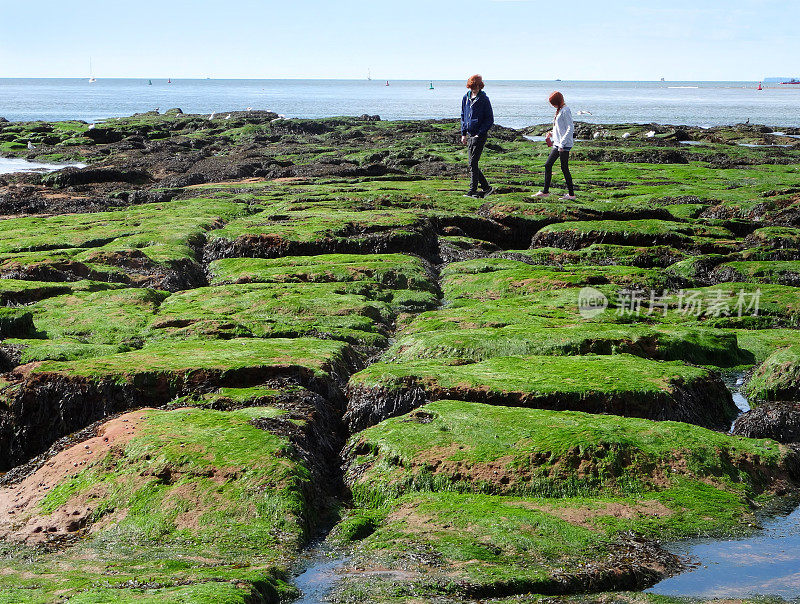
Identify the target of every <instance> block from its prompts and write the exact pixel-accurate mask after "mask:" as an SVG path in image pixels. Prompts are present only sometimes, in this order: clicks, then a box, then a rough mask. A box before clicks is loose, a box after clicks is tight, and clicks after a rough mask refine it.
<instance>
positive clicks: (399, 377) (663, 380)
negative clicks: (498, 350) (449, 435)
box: [345, 354, 736, 430]
mask: <svg viewBox="0 0 800 604" xmlns="http://www.w3.org/2000/svg"><path fill="white" fill-rule="evenodd" d="M348 393H349V404H348V411H347V414H346V415H345V419H346V421H348V423H349V425H350V427H351V430H359V429H363V428H365V427H368V426H369V425H372V424H375V423H377V422H378V421H380V420H382V419H385V418H387V417H393V416H395V415H399V414H402V413H406V412H408V411H409V410H411V409H413V408H415V407H418V406H420V405H422V404H424V403H425V402H427V401H429V400H437V399H443V398H459V399H462V400H469V401H475V402H485V403H490V404H498V405H504V406H509V405H511V406H524V407H534V408H543V409H570V410H576V411H577V410H579V411H588V412H593V413H613V414H615V415H625V416H632V417H645V418H652V419H661V420H668V419H671V420H680V421H687V422H690V423H696V424H699V425H703V426H709V427H722V426H726V425H729V422H730V420H731V419H732V418H733V417H735V415H736V407H735V406H734V404H733V401H732V399H731V395H730V393H729V392H728V391H727V389H726V388H725V386H724V385H723V384H722V383H721V382H720V380H719V378H718V377H716V376H715V375H714V374H713V373H711V372H709V371H708V370H705V369H701V368H697V367H690V366H688V365H684V364H683V363H680V362H674V361H673V362H665V361H651V360H647V359H643V358H640V357H636V356H632V355H628V354H619V355H597V356H593V355H587V356H564V357H561V356H500V357H491V358H489V359H486V360H484V361H480V362H469V363H466V364H462V363H459V362H456V363H453V362H448V360H447V359H434V360H419V361H408V362H402V363H375V364H373V365H371V366H370V367H368V368H367V369H365V370H363V371H361V372H359V373H357V374H355V375H354V376H352V378H351V379H350V383H349V386H348Z"/></svg>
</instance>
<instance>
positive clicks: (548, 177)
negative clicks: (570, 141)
mask: <svg viewBox="0 0 800 604" xmlns="http://www.w3.org/2000/svg"><path fill="white" fill-rule="evenodd" d="M558 158H561V171H562V172H563V173H564V180H565V181H566V183H567V191H569V194H570V195H574V194H575V191H574V189H573V188H572V174H570V173H569V148H567V149H560V150H559V148H558V147H553V150H552V151H550V156H549V157H548V158H547V162H545V164H544V189H542V191H544V192H545V193H549V192H550V181H552V180H553V165H555V163H556V160H557V159H558Z"/></svg>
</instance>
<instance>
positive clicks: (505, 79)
mask: <svg viewBox="0 0 800 604" xmlns="http://www.w3.org/2000/svg"><path fill="white" fill-rule="evenodd" d="M94 77H95V78H96V79H97V80H98V81H100V80H173V81H174V80H201V81H206V80H258V81H275V82H280V81H318V82H369V81H372V82H382V81H384V80H387V81H394V82H428V81H431V80H432V81H435V82H461V81H465V80H464V78H431V77H426V78H391V77H390V78H386V77H378V78H372V79H371V80H368V79H367V78H363V77H358V78H356V77H353V78H319V77H284V78H276V77H269V78H256V77H222V76H217V77H211V76H195V77H182V76H105V77H98V76H94ZM86 79H87V78H86V76H0V80H86ZM780 79H786V78H781V77H779V76H766V77H764V78H760V79H758V78H756V79H744V80H741V79H740V80H693V79H670V80H667V79H665V80H661V79H656V80H645V79H580V78H578V79H567V78H560V79H555V78H538V79H534V78H496V79H493V80H492V79H487V80H486V81H487V82H492V81H494V82H563V83H569V82H662V81H663V82H664V83H667V82H765V81H766V80H780ZM788 79H791V78H788ZM771 83H775V82H771Z"/></svg>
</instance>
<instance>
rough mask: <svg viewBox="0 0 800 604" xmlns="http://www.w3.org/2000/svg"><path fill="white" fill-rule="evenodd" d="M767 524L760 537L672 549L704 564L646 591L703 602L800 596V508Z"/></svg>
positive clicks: (765, 521)
mask: <svg viewBox="0 0 800 604" xmlns="http://www.w3.org/2000/svg"><path fill="white" fill-rule="evenodd" d="M762 526H763V530H760V531H759V532H758V533H757V534H755V535H753V536H751V537H746V538H742V539H733V540H714V539H697V540H692V541H688V542H686V543H683V544H679V545H675V546H667V549H668V550H669V551H671V552H673V553H675V554H678V555H682V556H690V557H691V558H692V559H693V560H694V561H696V562H699V565H698V566H697V568H694V569H691V570H688V571H686V572H683V573H681V574H680V575H676V576H674V577H670V578H669V579H665V580H664V581H661V582H660V583H658V584H657V585H655V586H654V587H652V588H651V589H648V590H647V591H648V592H650V593H654V594H660V595H665V596H691V597H698V598H744V597H748V596H754V595H765V596H766V595H770V596H779V597H782V598H786V599H793V598H800V507H796V508H794V510H793V511H792V512H791V513H788V514H786V515H783V516H776V517H772V518H768V519H763V520H762Z"/></svg>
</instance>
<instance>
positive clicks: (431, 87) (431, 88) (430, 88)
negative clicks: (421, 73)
mask: <svg viewBox="0 0 800 604" xmlns="http://www.w3.org/2000/svg"><path fill="white" fill-rule="evenodd" d="M428 90H433V82H431V85H430V87H429V88H428Z"/></svg>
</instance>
